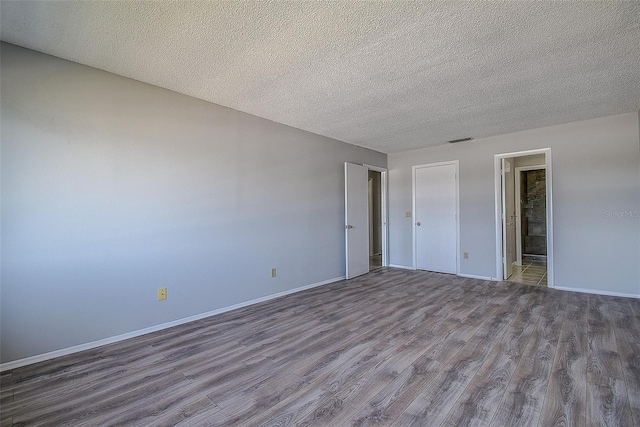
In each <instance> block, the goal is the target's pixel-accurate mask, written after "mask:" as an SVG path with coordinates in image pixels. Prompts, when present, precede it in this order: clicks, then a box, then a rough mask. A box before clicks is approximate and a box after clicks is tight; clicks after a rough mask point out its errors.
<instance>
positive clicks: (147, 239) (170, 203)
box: [0, 44, 387, 362]
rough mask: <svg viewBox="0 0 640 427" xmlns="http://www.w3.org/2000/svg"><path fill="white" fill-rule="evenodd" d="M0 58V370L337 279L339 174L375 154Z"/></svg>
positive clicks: (36, 56) (26, 53)
mask: <svg viewBox="0 0 640 427" xmlns="http://www.w3.org/2000/svg"><path fill="white" fill-rule="evenodd" d="M1 51H2V60H1V65H2V69H1V73H2V74H1V78H2V80H1V85H2V100H1V102H2V104H1V105H2V109H1V114H2V116H1V120H2V134H1V136H2V139H1V143H2V148H1V162H2V163H1V166H2V172H1V186H2V187H1V190H2V198H1V209H2V223H1V233H2V243H1V246H2V247H1V249H2V257H1V262H2V273H1V280H2V290H1V291H2V301H1V318H0V319H1V325H2V326H1V336H2V338H1V347H2V353H1V356H0V360H1V361H2V362H9V361H14V360H17V359H22V358H26V357H29V356H34V355H39V354H43V353H46V352H50V351H54V350H58V349H64V348H68V347H70V346H74V345H79V344H83V343H88V342H91V341H96V340H100V339H104V338H108V337H112V336H117V335H119V334H123V333H127V332H130V331H135V330H139V329H142V328H146V327H150V326H154V325H159V324H163V323H165V322H170V321H174V320H176V319H182V318H185V317H189V316H193V315H197V314H200V313H205V312H208V311H211V310H215V309H219V308H223V307H228V306H231V305H234V304H238V303H242V302H246V301H250V300H253V299H256V298H260V297H263V296H267V295H272V294H275V293H278V292H283V291H287V290H291V289H295V288H298V287H302V286H305V285H310V284H314V283H319V282H323V281H327V280H332V279H336V278H340V277H342V276H344V274H345V265H344V259H345V253H344V162H345V161H348V162H353V163H360V164H363V163H366V164H370V165H375V166H379V167H386V166H387V164H386V155H385V154H382V153H378V152H375V151H371V150H367V149H364V148H360V147H356V146H353V145H348V144H345V143H342V142H339V141H336V140H332V139H329V138H325V137H321V136H319V135H315V134H311V133H308V132H304V131H301V130H297V129H294V128H291V127H288V126H284V125H280V124H277V123H274V122H271V121H268V120H264V119H260V118H258V117H255V116H251V115H248V114H244V113H241V112H238V111H234V110H231V109H228V108H224V107H221V106H218V105H213V104H210V103H207V102H204V101H200V100H197V99H194V98H190V97H188V96H184V95H180V94H177V93H174V92H171V91H168V90H164V89H160V88H157V87H154V86H151V85H147V84H143V83H140V82H137V81H134V80H130V79H126V78H123V77H119V76H116V75H113V74H110V73H106V72H103V71H100V70H97V69H93V68H90V67H86V66H82V65H78V64H75V63H72V62H69V61H65V60H61V59H58V58H54V57H51V56H47V55H43V54H40V53H37V52H33V51H30V50H26V49H23V48H19V47H16V46H12V45H7V44H2V47H1ZM272 267H275V268H277V277H276V278H271V277H270V276H271V268H272ZM160 287H167V288H168V289H167V293H168V299H167V300H166V301H163V302H159V301H157V290H158V288H160Z"/></svg>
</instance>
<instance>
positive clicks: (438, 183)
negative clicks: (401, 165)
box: [414, 164, 458, 274]
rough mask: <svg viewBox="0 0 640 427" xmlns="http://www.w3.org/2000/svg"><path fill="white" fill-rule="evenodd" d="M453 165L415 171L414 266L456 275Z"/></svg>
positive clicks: (454, 181) (455, 208)
mask: <svg viewBox="0 0 640 427" xmlns="http://www.w3.org/2000/svg"><path fill="white" fill-rule="evenodd" d="M456 170H457V168H456V165H455V164H445V165H435V166H424V167H416V168H415V178H414V179H415V181H414V204H415V205H414V206H415V207H414V210H415V212H414V221H415V223H414V225H415V228H414V229H415V257H416V259H415V264H416V268H417V269H419V270H430V271H439V272H442V273H453V274H455V273H456V265H457V252H458V250H457V241H458V236H457V210H458V207H457V188H458V186H457V176H456Z"/></svg>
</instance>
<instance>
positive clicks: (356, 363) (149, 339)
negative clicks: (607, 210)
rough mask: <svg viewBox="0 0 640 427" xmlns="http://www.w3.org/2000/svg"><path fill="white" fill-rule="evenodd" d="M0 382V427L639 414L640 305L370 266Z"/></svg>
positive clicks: (385, 422) (434, 421)
mask: <svg viewBox="0 0 640 427" xmlns="http://www.w3.org/2000/svg"><path fill="white" fill-rule="evenodd" d="M0 381H1V387H0V389H1V394H0V413H1V415H0V427H5V426H183V427H186V426H190V427H198V426H350V425H353V426H555V425H558V426H559V425H562V426H633V425H636V426H637V425H640V301H638V300H632V299H625V298H615V297H605V296H599V295H587V294H578V293H568V292H562V291H556V290H553V289H548V288H543V287H539V286H530V285H524V284H518V283H507V282H499V283H498V282H490V281H482V280H476V279H465V278H460V277H456V276H451V275H446V274H437V273H430V272H421V271H409V270H398V269H389V268H381V269H377V270H375V271H373V272H371V273H369V274H367V275H365V276H361V277H358V278H356V279H352V280H349V281H341V282H337V283H334V284H331V285H327V286H323V287H319V288H315V289H311V290H307V291H304V292H300V293H296V294H293V295H289V296H286V297H282V298H279V299H276V300H271V301H267V302H264V303H261V304H256V305H253V306H250V307H245V308H242V309H239V310H235V311H232V312H228V313H224V314H221V315H218V316H214V317H210V318H207V319H203V320H199V321H196V322H192V323H189V324H185V325H181V326H177V327H174V328H171V329H167V330H164V331H159V332H156V333H153V334H148V335H145V336H142V337H138V338H134V339H130V340H127V341H123V342H120V343H116V344H113V345H109V346H104V347H100V348H97V349H93V350H89V351H85V352H82V353H76V354H73V355H69V356H66V357H61V358H58V359H54V360H50V361H46V362H42V363H38V364H34V365H30V366H25V367H23V368H19V369H15V370H13V371H9V372H4V373H2V374H1V375H0Z"/></svg>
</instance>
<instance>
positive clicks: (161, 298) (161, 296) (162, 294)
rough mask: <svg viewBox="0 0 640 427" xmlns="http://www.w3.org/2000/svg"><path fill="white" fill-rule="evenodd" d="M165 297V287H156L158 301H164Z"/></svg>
mask: <svg viewBox="0 0 640 427" xmlns="http://www.w3.org/2000/svg"><path fill="white" fill-rule="evenodd" d="M166 299H167V288H160V289H158V301H164V300H166Z"/></svg>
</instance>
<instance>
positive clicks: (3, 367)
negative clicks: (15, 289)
mask: <svg viewBox="0 0 640 427" xmlns="http://www.w3.org/2000/svg"><path fill="white" fill-rule="evenodd" d="M344 278H345V276H341V277H336V278H334V279H329V280H324V281H322V282H317V283H312V284H310V285H306V286H301V287H299V288H295V289H290V290H288V291H283V292H278V293H277V294H272V295H267V296H265V297H260V298H256V299H254V300H251V301H246V302H241V303H239V304H234V305H231V306H228V307H223V308H219V309H217V310H212V311H207V312H206V313H200V314H196V315H195V316H190V317H185V318H182V319H178V320H173V321H171V322H167V323H162V324H160V325H155V326H150V327H148V328H144V329H138V330H137V331H132V332H127V333H125V334H121V335H116V336H114V337H109V338H104V339H101V340H97V341H92V342H88V343H85V344H79V345H75V346H73V347H67V348H63V349H60V350H55V351H51V352H49V353H43V354H38V355H36V356H30V357H25V358H24V359H18V360H13V361H11V362H6V363H2V364H0V372H4V371H8V370H10V369H16V368H21V367H23V366H26V365H31V364H33V363H38V362H43V361H45V360H50V359H54V358H56V357H61V356H67V355H69V354H73V353H77V352H80V351H84V350H90V349H92V348H96V347H101V346H103V345H107V344H113V343H116V342H119V341H124V340H127V339H129V338H135V337H139V336H141V335H145V334H149V333H151V332H156V331H160V330H162V329H167V328H171V327H173V326H178V325H182V324H185V323H189V322H193V321H196V320H200V319H204V318H206V317H210V316H215V315H216V314H221V313H226V312H227V311H231V310H236V309H238V308H242V307H246V306H248V305H253V304H258V303H260V302H265V301H269V300H272V299H275V298H279V297H283V296H285V295H290V294H294V293H296V292H301V291H305V290H307V289H311V288H316V287H318V286H323V285H328V284H330V283H334V282H338V281H340V280H344Z"/></svg>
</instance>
